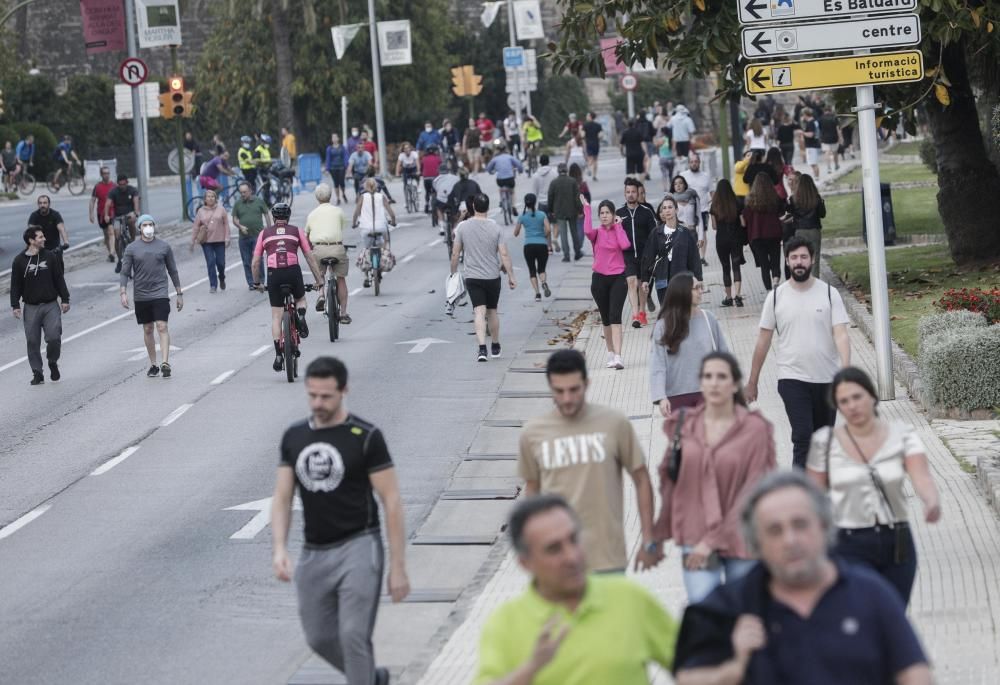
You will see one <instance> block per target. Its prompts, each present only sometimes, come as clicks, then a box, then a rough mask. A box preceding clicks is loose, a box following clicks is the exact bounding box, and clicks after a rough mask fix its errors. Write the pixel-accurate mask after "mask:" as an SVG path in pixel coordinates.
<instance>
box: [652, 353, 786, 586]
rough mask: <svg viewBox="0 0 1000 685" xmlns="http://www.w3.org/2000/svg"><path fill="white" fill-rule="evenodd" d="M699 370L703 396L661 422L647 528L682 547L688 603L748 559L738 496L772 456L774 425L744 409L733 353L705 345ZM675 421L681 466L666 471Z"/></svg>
mask: <svg viewBox="0 0 1000 685" xmlns="http://www.w3.org/2000/svg"><path fill="white" fill-rule="evenodd" d="M700 376H701V393H702V396H703V397H704V400H705V403H704V404H703V405H700V406H698V407H695V408H693V409H691V408H688V409H680V410H678V411H675V412H674V413H673V415H672V416H671V417H670V418H669V419H667V420H666V421H665V422H664V431H666V433H667V438H668V443H667V454H666V457H665V458H664V460H663V463H662V464H661V465H660V495H661V498H662V505H661V509H660V515H659V517H658V518H657V520H656V523H655V526H654V530H653V532H654V535H655V538H656V540H658V541H659V540H671V539H672V540H673V541H674V542H675V543H676V544H677V546H679V547H680V548H681V551H682V555H683V556H682V561H683V571H684V588H685V589H686V590H687V594H688V601H689V602H690V603H691V604H694V603H695V602H699V601H701V600H702V599H704V598H705V597H707V596H708V594H709V593H710V592H711V591H712V590H714V589H715V588H716V587H717V586H719V585H720V584H722V583H725V582H730V581H733V580H735V579H737V578H739V577H740V576H742V575H744V574H745V573H746V572H747V571H749V570H750V568H751V567H752V566H753V564H754V563H755V562H754V560H753V559H752V558H751V557H750V553H749V552H748V551H747V548H746V545H745V544H744V542H743V536H742V535H741V534H740V509H741V504H742V500H743V496H744V494H745V493H746V492H747V491H748V490H749V489H751V488H752V487H753V486H754V484H755V483H756V482H757V481H758V480H760V478H761V476H763V475H764V474H765V473H767V472H768V471H772V470H774V468H775V463H776V462H775V453H774V429H773V427H772V426H771V424H770V422H768V420H767V419H765V418H764V417H763V416H761V415H760V414H759V413H757V412H756V411H750V410H749V409H747V407H746V400H744V398H743V389H742V385H741V383H740V381H741V379H742V374H741V373H740V367H739V364H737V362H736V359H735V358H734V357H733V356H732V355H730V354H729V353H728V352H711V353H709V354H707V355H705V357H704V359H702V362H701V373H700ZM682 412H683V413H682ZM681 421H682V423H681V426H680V443H681V451H680V468H679V469H678V470H677V471H676V473H675V474H671V473H670V468H668V467H669V464H670V461H671V458H672V454H673V441H674V439H675V437H676V435H677V429H678V422H681ZM671 475H674V476H675V477H676V482H675V481H673V480H671V477H670V476H671Z"/></svg>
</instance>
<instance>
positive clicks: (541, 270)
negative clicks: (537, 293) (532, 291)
mask: <svg viewBox="0 0 1000 685" xmlns="http://www.w3.org/2000/svg"><path fill="white" fill-rule="evenodd" d="M524 261H526V262H527V263H528V276H530V277H531V278H535V277H536V276H537V275H538V274H542V275H543V276H544V275H545V265H546V264H548V263H549V246H548V245H537V244H536V245H525V246H524Z"/></svg>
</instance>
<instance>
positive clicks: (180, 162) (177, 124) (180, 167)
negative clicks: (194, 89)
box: [170, 45, 191, 221]
mask: <svg viewBox="0 0 1000 685" xmlns="http://www.w3.org/2000/svg"><path fill="white" fill-rule="evenodd" d="M170 67H171V69H173V72H174V73H175V74H179V73H180V66H179V65H178V63H177V46H176V45H171V46H170ZM174 119H175V121H174V136H175V137H176V140H175V141H174V142H175V143H176V144H177V175H178V176H179V177H180V180H181V221H189V220H190V219H191V217H189V216H188V213H187V206H188V196H187V183H186V182H185V178H184V176H185V174H186V171H187V170H186V169H185V168H184V124H182V123H181V118H180V117H174Z"/></svg>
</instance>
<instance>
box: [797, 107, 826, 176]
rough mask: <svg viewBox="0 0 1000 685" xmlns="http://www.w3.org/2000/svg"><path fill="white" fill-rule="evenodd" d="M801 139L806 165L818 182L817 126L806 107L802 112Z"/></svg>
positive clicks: (811, 113) (812, 115)
mask: <svg viewBox="0 0 1000 685" xmlns="http://www.w3.org/2000/svg"><path fill="white" fill-rule="evenodd" d="M801 119H802V123H801V124H800V126H801V128H802V139H803V142H804V146H805V153H806V164H808V165H809V167H810V168H811V169H812V174H813V179H814V180H816V181H818V180H819V155H820V152H821V146H820V142H819V124H818V123H816V117H815V115H814V113H813V111H812V110H811V109H809V108H808V107H806V108H805V109H803V110H802V117H801Z"/></svg>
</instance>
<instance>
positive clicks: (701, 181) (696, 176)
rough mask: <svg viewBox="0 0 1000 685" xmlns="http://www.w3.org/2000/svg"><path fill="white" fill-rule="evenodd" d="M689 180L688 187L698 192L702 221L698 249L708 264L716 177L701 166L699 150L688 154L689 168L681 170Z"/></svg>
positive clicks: (704, 263) (686, 179)
mask: <svg viewBox="0 0 1000 685" xmlns="http://www.w3.org/2000/svg"><path fill="white" fill-rule="evenodd" d="M681 176H683V177H684V180H685V181H687V184H688V188H690V189H691V190H693V191H695V192H696V193H698V211H699V212H701V217H699V218H700V219H701V221H700V222H699V223H698V251H699V252H700V253H701V265H702V266H708V262H707V261H706V260H705V244H706V243H705V240H706V239H705V232H706V229H707V228H708V214H709V211H710V210H711V209H712V196H713V195H714V194H715V179H714V178H712V173H711V172H710V171H708V170H707V169H702V168H701V157H700V156H699V155H698V153H697V152H692V153H691V154H690V155H689V156H688V168H687V169H685V170H684V171H682V172H681Z"/></svg>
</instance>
